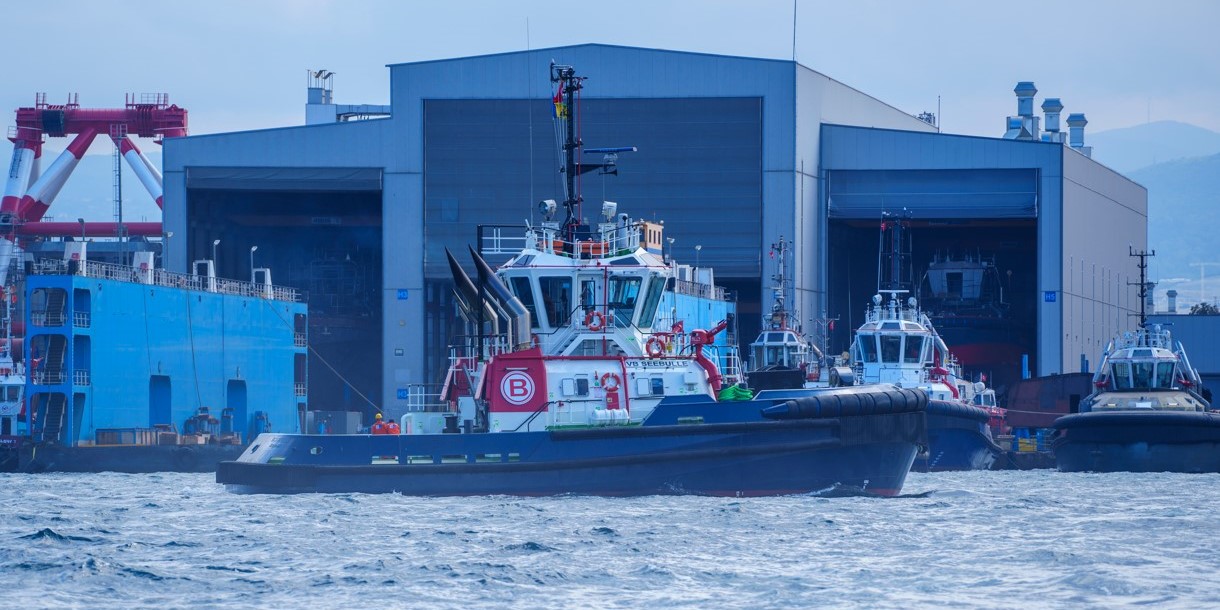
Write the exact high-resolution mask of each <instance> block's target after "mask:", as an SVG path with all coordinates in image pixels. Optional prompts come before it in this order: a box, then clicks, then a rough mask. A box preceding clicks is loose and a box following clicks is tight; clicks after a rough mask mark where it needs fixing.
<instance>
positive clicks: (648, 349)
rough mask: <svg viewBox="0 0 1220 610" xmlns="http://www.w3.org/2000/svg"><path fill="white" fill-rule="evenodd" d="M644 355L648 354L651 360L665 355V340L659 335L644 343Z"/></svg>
mask: <svg viewBox="0 0 1220 610" xmlns="http://www.w3.org/2000/svg"><path fill="white" fill-rule="evenodd" d="M644 353H646V354H648V357H649V358H660V357H661V356H664V355H665V340H664V339H662V338H661V337H660V336H658V335H653V336H651V337H649V338H648V341H646V342H645V343H644Z"/></svg>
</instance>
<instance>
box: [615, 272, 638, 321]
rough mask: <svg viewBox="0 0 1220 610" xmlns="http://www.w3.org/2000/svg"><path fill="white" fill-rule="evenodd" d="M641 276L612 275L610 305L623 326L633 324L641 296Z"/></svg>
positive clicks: (616, 318)
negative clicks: (632, 319) (633, 316)
mask: <svg viewBox="0 0 1220 610" xmlns="http://www.w3.org/2000/svg"><path fill="white" fill-rule="evenodd" d="M642 279H643V278H640V277H632V276H628V277H611V278H610V295H609V298H608V303H607V304H608V305H609V306H610V309H612V310H613V311H614V319H615V320H617V321H618V323H619V325H621V326H631V318H632V315H633V314H634V313H635V304H636V300H637V299H638V298H639V296H640V282H641V281H642Z"/></svg>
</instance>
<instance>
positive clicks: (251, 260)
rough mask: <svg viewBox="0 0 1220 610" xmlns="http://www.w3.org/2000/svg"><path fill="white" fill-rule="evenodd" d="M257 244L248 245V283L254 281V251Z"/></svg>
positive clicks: (256, 248)
mask: <svg viewBox="0 0 1220 610" xmlns="http://www.w3.org/2000/svg"><path fill="white" fill-rule="evenodd" d="M255 250H258V246H250V283H252V284H253V283H254V251H255Z"/></svg>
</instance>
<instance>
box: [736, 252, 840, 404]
mask: <svg viewBox="0 0 1220 610" xmlns="http://www.w3.org/2000/svg"><path fill="white" fill-rule="evenodd" d="M788 246H789V243H788V242H786V241H784V238H783V236H780V238H779V241H777V242H775V243H774V244H771V251H770V254H769V255H770V257H771V258H772V259H774V260H775V264H776V273H775V275H773V276H771V279H772V281H773V282H774V284H773V285H772V288H771V311H770V312H769V313H767V314H766V315H764V316H763V324H762V330H761V331H760V332H759V333H758V338H757V339H755V340H754V342H753V343H751V344H750V358H749V362H750V368H749V370H748V371H747V372H746V382H747V383H748V384H749V386H750V388H751V389H752V390H755V391H760V390H767V389H791V388H802V387H804V388H813V387H826V386H828V385H836V386H838V385H851V380H850V378H848V379H839V378H838V377H837V376H836V377H835V381H834V383H831V382H830V381H829V377H830V376H831V375H835V374H836V372H842V371H844V370H846V371H848V373H850V369H838V371H834V370H827V371H826V378H825V379H824V378H823V369H824V368H826V367H825V365H826V364H827V362H826V358H825V356H824V355H823V353H822V350H820V349H818V347H817V345H815V344H814V342H813V341H812V340H810V338H809V336H808V335H806V334H805V333H804V332H803V331H802V328H801V326H800V324H799V323H797V322H796V320H794V319H793V318H794V316H793V314H792V312H791V311H789V310H788V300H789V299H788V289H789V287H790V280H788V279H787V273H786V271H787V264H788V257H789V256H790V254H791V250H790V249H789V247H788Z"/></svg>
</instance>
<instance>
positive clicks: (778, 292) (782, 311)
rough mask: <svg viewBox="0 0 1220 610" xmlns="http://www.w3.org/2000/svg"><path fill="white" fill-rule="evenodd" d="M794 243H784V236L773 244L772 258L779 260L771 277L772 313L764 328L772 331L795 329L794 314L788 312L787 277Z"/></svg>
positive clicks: (768, 315) (765, 321)
mask: <svg viewBox="0 0 1220 610" xmlns="http://www.w3.org/2000/svg"><path fill="white" fill-rule="evenodd" d="M791 243H792V242H789V241H784V236H783V235H780V236H779V241H777V242H775V243H773V244H771V258H774V259H778V260H777V261H776V272H775V274H774V275H772V276H771V281H772V282H773V283H772V284H771V303H772V304H771V313H770V314H767V315H766V316H765V317H764V319H763V326H764V327H767V326H768V325H769V326H770V328H771V329H772V330H784V329H792V330H798V331H799V329H797V328H794V327H793V324H792V320H791V318H792V313H791V312H789V311H788V306H787V302H788V288H789V286H790V281H789V280H788V278H787V277H786V273H785V272H786V271H787V265H788V255H789V254H790V252H791V250H790V249H789V248H790V246H791Z"/></svg>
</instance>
